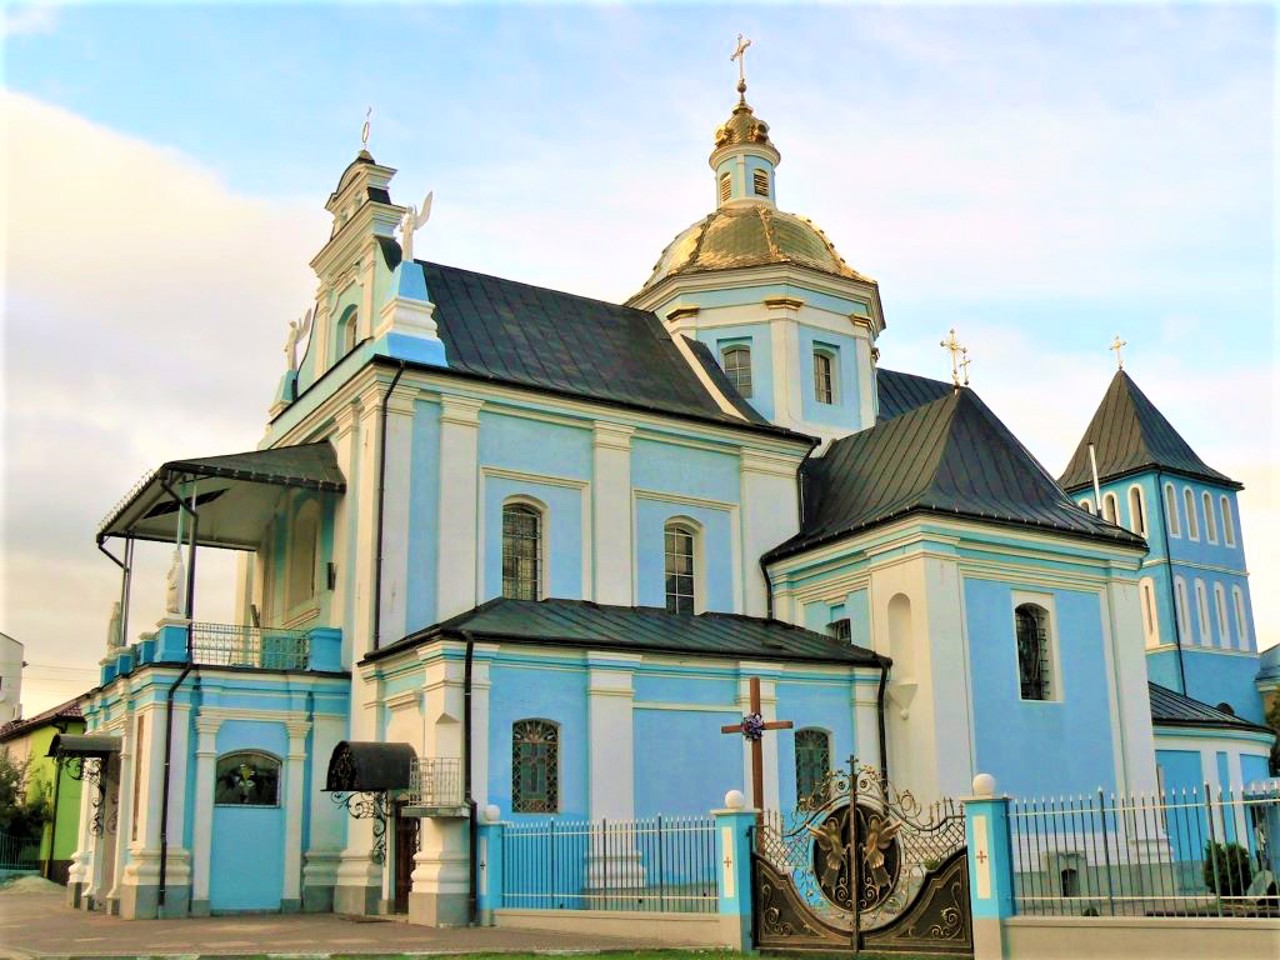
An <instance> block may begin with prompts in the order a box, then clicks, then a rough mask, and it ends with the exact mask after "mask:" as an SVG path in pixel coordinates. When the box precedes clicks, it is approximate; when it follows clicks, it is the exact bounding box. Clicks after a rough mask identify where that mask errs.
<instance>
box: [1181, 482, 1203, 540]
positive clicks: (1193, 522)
mask: <svg viewBox="0 0 1280 960" xmlns="http://www.w3.org/2000/svg"><path fill="white" fill-rule="evenodd" d="M1182 505H1183V506H1184V507H1185V508H1186V510H1187V536H1188V537H1190V538H1191V539H1192V540H1199V539H1200V521H1199V520H1198V519H1197V517H1196V497H1195V494H1193V493H1192V492H1191V488H1190V487H1183V488H1182Z"/></svg>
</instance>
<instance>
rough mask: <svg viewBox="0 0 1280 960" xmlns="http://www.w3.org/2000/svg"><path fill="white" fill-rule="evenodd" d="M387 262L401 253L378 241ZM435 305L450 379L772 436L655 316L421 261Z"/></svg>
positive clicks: (390, 264)
mask: <svg viewBox="0 0 1280 960" xmlns="http://www.w3.org/2000/svg"><path fill="white" fill-rule="evenodd" d="M379 244H380V246H381V249H382V254H383V258H384V261H385V262H386V264H387V266H388V267H389V268H391V269H394V268H395V267H396V266H397V265H399V263H400V257H401V251H400V245H399V244H398V243H396V242H395V240H394V239H392V238H390V237H381V238H379ZM416 263H417V266H418V267H419V268H420V269H422V271H423V273H424V275H425V277H426V282H427V289H428V291H429V292H430V295H431V301H432V303H434V304H435V307H436V311H435V320H436V323H437V326H438V331H439V335H440V339H441V340H442V341H443V342H444V345H445V354H446V356H447V357H448V362H449V370H451V371H455V372H461V373H464V374H471V375H474V376H480V377H484V378H486V379H493V380H499V381H502V382H505V383H511V384H516V385H519V386H526V387H532V388H534V389H542V390H551V391H554V392H557V393H562V394H568V395H570V396H576V397H581V398H583V399H585V400H603V401H605V402H612V403H620V404H624V405H626V406H631V407H640V408H643V409H647V410H654V411H657V412H661V413H672V414H677V415H684V416H694V417H698V418H700V419H704V420H712V421H718V422H721V423H728V424H735V425H738V426H745V425H750V426H754V427H763V428H765V429H769V430H770V431H771V432H776V433H781V434H789V435H791V436H798V435H796V434H794V433H791V432H790V431H787V430H783V429H782V428H778V427H772V426H771V425H769V424H768V421H766V420H764V419H762V418H761V417H759V416H758V415H756V414H755V413H754V411H751V412H749V413H748V412H747V411H749V410H750V408H749V405H747V404H746V401H744V400H743V399H742V398H741V397H740V396H739V395H738V394H737V392H736V391H735V390H734V389H733V387H732V386H731V385H729V383H728V381H727V380H725V379H723V378H722V377H721V378H719V379H718V380H717V381H716V385H717V387H719V389H720V390H721V391H723V392H724V393H725V398H726V399H727V400H728V401H729V402H730V403H731V404H732V405H733V406H734V407H735V408H736V409H739V410H742V411H743V414H744V416H745V417H746V419H742V418H739V417H737V416H734V415H732V414H729V413H726V412H725V411H724V410H722V409H721V407H720V405H719V404H718V403H717V402H716V399H715V398H714V397H713V396H712V395H711V393H710V391H708V390H707V388H706V387H705V386H704V385H703V384H702V382H701V381H700V380H699V379H698V376H697V374H696V373H695V372H694V370H693V369H692V368H691V367H690V366H689V364H688V362H687V361H686V360H685V359H684V357H682V356H681V355H680V351H679V349H678V348H677V347H676V345H675V343H674V342H672V339H671V336H670V334H668V333H667V331H666V329H665V328H664V327H663V325H662V321H661V320H659V319H658V317H657V316H656V315H654V314H653V313H651V312H649V311H647V310H637V309H636V308H634V307H625V306H621V305H619V304H614V303H607V302H605V301H603V300H592V299H590V298H588V297H580V296H576V295H574V294H571V293H562V292H560V291H557V290H548V289H546V288H544V287H535V286H531V285H530V284H527V283H519V282H517V281H515V280H506V279H503V278H501V277H493V276H489V275H487V274H483V273H475V272H473V271H470V270H462V269H460V268H458V267H448V266H444V265H442V264H438V263H424V262H422V261H416Z"/></svg>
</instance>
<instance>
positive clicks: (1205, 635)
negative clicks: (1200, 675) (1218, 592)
mask: <svg viewBox="0 0 1280 960" xmlns="http://www.w3.org/2000/svg"><path fill="white" fill-rule="evenodd" d="M1196 608H1197V611H1196V612H1197V613H1198V614H1199V620H1200V646H1202V647H1211V646H1213V633H1212V631H1210V629H1209V594H1208V593H1207V592H1206V591H1205V588H1204V581H1203V580H1200V579H1199V578H1197V579H1196Z"/></svg>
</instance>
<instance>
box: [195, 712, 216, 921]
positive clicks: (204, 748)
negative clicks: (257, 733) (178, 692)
mask: <svg viewBox="0 0 1280 960" xmlns="http://www.w3.org/2000/svg"><path fill="white" fill-rule="evenodd" d="M221 726H222V718H221V717H212V718H210V717H197V718H196V798H195V810H194V815H195V822H196V824H197V825H198V826H199V827H200V829H197V830H195V831H194V840H193V843H192V851H191V904H192V908H193V911H194V912H196V913H199V914H203V913H204V912H206V910H207V905H208V903H209V870H210V866H211V864H212V850H213V776H214V764H215V761H216V760H217V759H218V730H219V728H220V727H221Z"/></svg>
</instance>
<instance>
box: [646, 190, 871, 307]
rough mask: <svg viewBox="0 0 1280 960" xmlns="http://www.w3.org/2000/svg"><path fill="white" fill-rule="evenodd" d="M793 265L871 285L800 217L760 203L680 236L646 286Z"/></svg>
mask: <svg viewBox="0 0 1280 960" xmlns="http://www.w3.org/2000/svg"><path fill="white" fill-rule="evenodd" d="M773 263H794V264H796V265H797V266H801V267H809V268H810V269H812V270H818V271H820V272H822V273H829V274H832V275H834V276H837V277H847V278H848V279H850V280H863V281H866V282H870V283H873V282H874V281H872V280H871V279H870V278H869V277H864V276H863V275H862V274H860V273H858V272H857V271H856V270H854V269H853V268H852V267H850V266H849V265H848V264H847V263H845V262H844V259H843V258H842V257H841V256H840V254H838V253H837V252H836V248H835V247H833V246H832V245H831V241H830V240H828V239H827V237H826V234H824V233H823V232H822V231H821V230H819V229H818V228H817V227H815V226H814V225H813V223H812V222H811V221H809V220H806V219H805V218H804V217H798V216H796V215H795V214H793V213H783V212H782V211H781V210H778V209H776V208H774V207H772V206H770V205H768V204H764V203H751V202H747V203H730V204H726V205H725V206H722V207H721V208H720V209H719V210H717V211H716V212H715V213H713V214H711V215H710V216H708V217H704V218H703V219H702V220H699V221H698V222H697V223H695V224H694V225H693V226H691V227H689V228H688V229H687V230H684V231H683V232H682V233H680V234H679V236H677V237H676V238H675V239H674V240H672V241H671V243H670V244H668V245H667V248H666V249H665V250H663V251H662V256H661V257H660V258H659V260H658V262H657V264H656V265H655V266H654V268H653V273H652V274H651V275H650V276H649V279H648V280H647V281H646V282H645V288H646V289H647V288H649V287H652V286H654V285H655V284H658V283H660V282H662V281H663V280H665V279H666V278H667V277H673V276H681V275H684V274H691V273H703V272H706V271H709V270H732V269H735V268H739V267H759V266H765V265H768V264H773Z"/></svg>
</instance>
